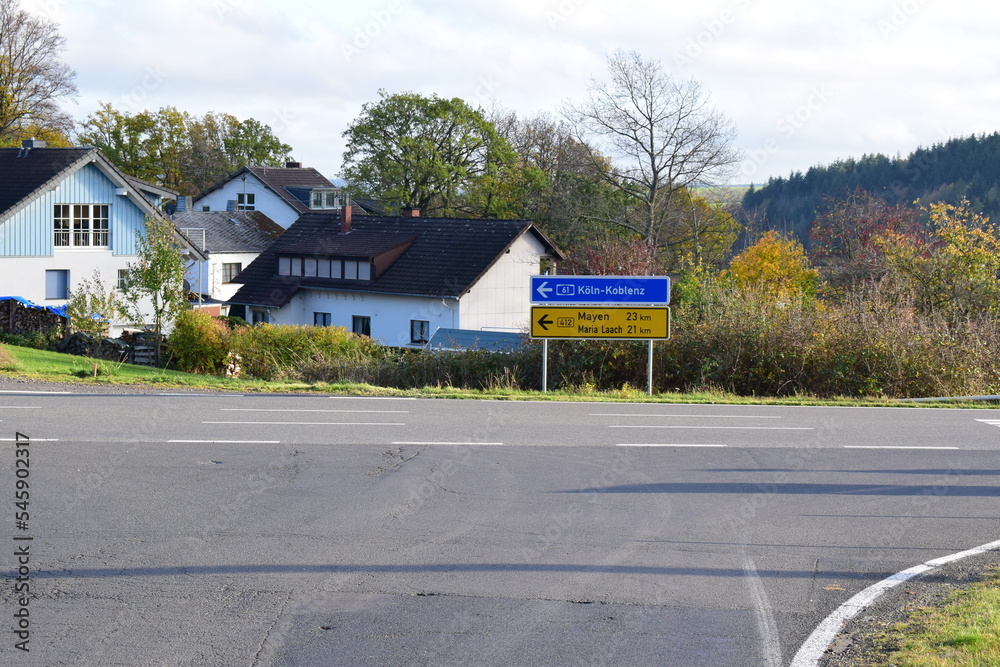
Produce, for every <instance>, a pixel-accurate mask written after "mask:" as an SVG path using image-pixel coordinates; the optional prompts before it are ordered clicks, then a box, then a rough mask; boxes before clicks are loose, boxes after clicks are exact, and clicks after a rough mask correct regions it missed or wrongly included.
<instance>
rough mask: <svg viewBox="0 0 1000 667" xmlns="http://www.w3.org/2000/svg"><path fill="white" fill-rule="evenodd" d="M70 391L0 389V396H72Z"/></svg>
mask: <svg viewBox="0 0 1000 667" xmlns="http://www.w3.org/2000/svg"><path fill="white" fill-rule="evenodd" d="M72 393H73V392H71V391H41V390H34V391H29V390H20V389H0V394H62V395H69V394H72Z"/></svg>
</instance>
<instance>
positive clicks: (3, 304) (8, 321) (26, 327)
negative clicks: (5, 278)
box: [0, 299, 66, 335]
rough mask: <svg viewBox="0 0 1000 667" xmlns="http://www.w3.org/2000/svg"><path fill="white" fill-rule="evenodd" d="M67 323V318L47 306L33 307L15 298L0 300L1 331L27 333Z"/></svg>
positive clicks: (60, 326) (62, 325)
mask: <svg viewBox="0 0 1000 667" xmlns="http://www.w3.org/2000/svg"><path fill="white" fill-rule="evenodd" d="M65 325H66V318H64V317H59V316H58V315H56V314H55V313H53V312H52V311H51V310H48V309H46V308H32V307H30V306H26V305H24V304H23V303H21V302H20V301H15V300H13V299H3V300H0V333H9V334H20V335H27V334H32V333H35V332H37V331H48V330H49V329H53V328H56V327H59V328H62V327H65Z"/></svg>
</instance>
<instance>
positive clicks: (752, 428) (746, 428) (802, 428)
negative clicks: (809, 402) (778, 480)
mask: <svg viewBox="0 0 1000 667" xmlns="http://www.w3.org/2000/svg"><path fill="white" fill-rule="evenodd" d="M608 428H675V429H676V428H688V429H715V430H739V431H815V430H816V429H815V428H812V427H807V426H677V425H666V424H611V425H609V426H608Z"/></svg>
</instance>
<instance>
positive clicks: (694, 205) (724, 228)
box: [659, 188, 742, 271]
mask: <svg viewBox="0 0 1000 667" xmlns="http://www.w3.org/2000/svg"><path fill="white" fill-rule="evenodd" d="M667 219H668V220H669V224H668V225H666V226H665V228H664V230H663V234H662V235H661V236H660V242H659V245H660V249H661V255H662V261H663V262H664V264H665V266H666V267H668V268H669V269H670V270H671V271H677V270H679V269H681V268H682V267H683V266H684V265H685V262H686V261H693V262H694V263H696V264H701V263H706V264H711V265H716V266H717V265H721V264H722V263H723V261H724V260H725V259H726V258H727V257H728V256H729V253H730V252H731V251H732V249H733V244H735V243H736V239H737V238H738V237H739V234H740V231H741V230H742V227H741V225H740V223H739V222H737V221H736V218H734V217H733V216H732V215H731V214H730V213H729V211H727V210H726V208H725V207H724V206H721V205H718V204H713V203H710V202H709V201H708V200H707V199H705V198H704V197H701V196H699V195H697V194H694V193H693V192H692V191H691V190H690V189H688V188H678V189H677V190H676V191H675V192H674V194H673V204H672V205H671V211H670V215H669V216H668V218H667Z"/></svg>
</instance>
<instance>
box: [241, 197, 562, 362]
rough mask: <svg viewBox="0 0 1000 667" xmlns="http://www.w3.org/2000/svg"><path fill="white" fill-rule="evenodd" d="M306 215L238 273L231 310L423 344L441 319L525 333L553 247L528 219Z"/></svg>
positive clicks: (555, 253)
mask: <svg viewBox="0 0 1000 667" xmlns="http://www.w3.org/2000/svg"><path fill="white" fill-rule="evenodd" d="M412 213H413V215H406V216H377V215H366V216H358V217H354V216H353V213H352V209H350V208H345V209H343V210H342V211H341V212H339V213H334V212H325V213H318V212H312V213H306V214H304V215H302V216H301V217H300V218H299V220H298V221H297V222H296V223H295V224H293V225H292V226H291V227H289V228H288V230H287V231H285V233H284V234H282V235H281V236H280V237H279V238H278V240H277V241H275V242H274V244H273V245H272V246H271V247H270V248H268V249H267V250H266V251H265V252H263V253H261V254H260V256H259V257H258V258H257V259H256V260H254V262H253V263H251V264H250V266H248V267H246V268H245V269H244V270H243V272H242V273H241V274H240V275H239V276H237V277H236V278H235V279H234V282H237V283H242V285H243V286H242V287H241V288H240V289H239V291H238V292H237V293H236V294H235V296H233V297H232V299H230V303H231V304H232V305H231V308H230V314H241V316H243V317H245V318H246V319H248V320H250V321H252V322H274V323H277V324H300V325H301V324H315V325H326V326H331V325H332V326H342V327H345V328H347V329H348V330H350V331H354V332H355V333H359V334H364V335H368V336H371V337H372V338H374V339H376V340H378V341H379V342H381V343H382V344H384V345H392V346H422V345H424V344H426V343H427V341H428V340H429V339H430V337H431V335H432V334H433V333H434V332H435V331H436V330H437V329H438V328H440V327H444V328H449V329H470V330H480V331H524V330H526V328H527V325H528V319H529V316H530V294H529V289H530V282H531V276H533V275H538V273H539V272H540V270H541V265H542V263H543V262H545V261H549V260H558V259H561V254H560V252H559V250H558V249H557V248H556V247H555V246H554V245H553V244H552V242H551V241H550V240H549V239H548V238H547V237H546V236H545V234H543V233H542V232H541V231H540V230H539V229H538V228H536V227H535V226H534V224H532V223H531V222H530V221H527V220H468V219H452V218H422V217H419V215H418V214H417V212H412Z"/></svg>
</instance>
